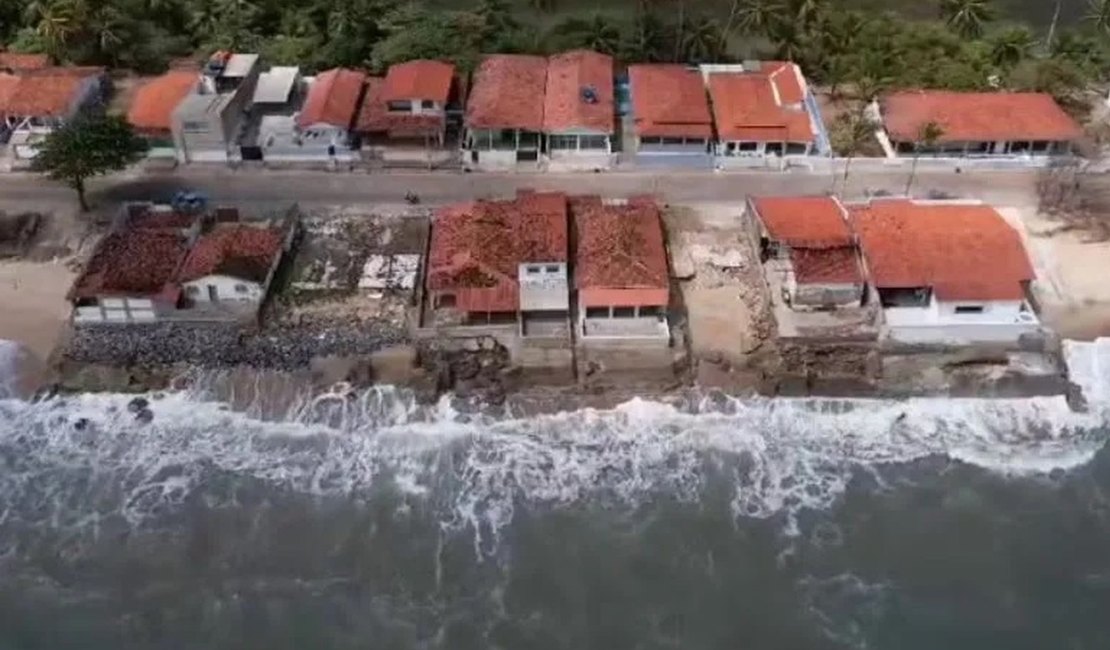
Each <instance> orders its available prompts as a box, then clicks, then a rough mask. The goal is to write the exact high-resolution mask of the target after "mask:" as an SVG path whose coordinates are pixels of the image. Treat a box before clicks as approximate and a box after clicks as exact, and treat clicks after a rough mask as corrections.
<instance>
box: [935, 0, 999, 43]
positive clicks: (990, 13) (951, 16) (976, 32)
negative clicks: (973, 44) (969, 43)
mask: <svg viewBox="0 0 1110 650" xmlns="http://www.w3.org/2000/svg"><path fill="white" fill-rule="evenodd" d="M940 15H941V18H943V19H944V22H946V23H948V26H949V27H951V28H952V29H954V30H956V33H957V34H959V35H960V36H963V37H964V38H978V37H980V36H982V35H983V27H984V26H985V25H986V24H987V23H989V22H990V21H991V20H993V19H994V7H992V6H991V2H990V0H941V2H940Z"/></svg>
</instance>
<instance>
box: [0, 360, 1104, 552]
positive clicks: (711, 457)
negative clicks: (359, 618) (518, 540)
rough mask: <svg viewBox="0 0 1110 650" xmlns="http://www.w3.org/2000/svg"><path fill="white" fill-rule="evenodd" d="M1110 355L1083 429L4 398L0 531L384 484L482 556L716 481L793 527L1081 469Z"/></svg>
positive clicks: (744, 413)
mask: <svg viewBox="0 0 1110 650" xmlns="http://www.w3.org/2000/svg"><path fill="white" fill-rule="evenodd" d="M1090 345H1094V344H1090ZM1107 349H1110V348H1107V347H1106V346H1105V345H1103V347H1102V348H1096V347H1081V346H1072V347H1071V348H1070V349H1069V361H1070V362H1071V363H1073V364H1075V363H1084V364H1086V365H1085V366H1084V367H1085V368H1086V370H1085V371H1084V372H1087V374H1086V375H1084V374H1083V373H1082V372H1081V373H1079V375H1078V378H1079V379H1080V382H1081V384H1082V386H1083V389H1084V391H1085V394H1086V396H1087V399H1088V402H1089V404H1090V405H1091V407H1090V408H1089V409H1088V411H1087V412H1083V413H1078V412H1074V411H1072V410H1071V409H1070V408H1069V407H1068V405H1067V403H1066V401H1065V400H1064V399H1063V398H1062V397H1052V398H1033V399H1013V400H994V399H992V400H986V399H910V400H904V401H894V400H862V399H858V400H843V399H839V400H830V399H760V398H754V399H732V398H723V397H721V396H705V398H704V399H701V400H694V401H687V402H683V403H673V404H672V403H664V402H659V401H650V400H644V399H634V400H631V401H629V402H626V403H624V404H622V405H620V406H618V407H616V408H614V409H610V410H595V409H582V410H578V411H573V412H564V413H557V414H550V415H540V416H534V417H527V418H511V417H510V418H494V417H489V416H484V415H481V414H474V413H464V412H460V411H457V410H455V409H454V408H452V405H451V401H450V400H449V399H446V398H445V399H444V400H441V402H440V403H439V404H437V405H435V406H431V407H421V406H417V405H416V404H415V402H414V401H413V399H412V396H411V395H410V394H408V393H406V392H404V391H399V390H395V389H391V388H386V387H378V388H375V389H371V390H367V391H363V392H361V393H359V394H357V395H354V396H351V397H346V396H339V395H325V396H313V397H305V399H302V400H299V401H298V400H290V401H289V402H288V403H289V405H290V406H289V408H290V411H289V416H288V418H287V419H285V420H282V421H264V420H261V419H258V417H252V415H257V414H256V413H253V412H252V409H251V408H246V409H243V410H232V409H230V408H229V407H228V405H227V404H226V403H222V402H218V401H211V400H208V399H205V397H204V393H203V391H198V390H191V391H182V392H176V393H168V394H165V395H160V396H154V395H152V396H148V397H147V399H149V400H150V403H149V405H148V408H149V409H150V410H151V412H152V413H153V416H154V417H153V420H152V421H151V422H150V423H147V424H144V423H141V422H139V421H137V420H136V417H135V414H134V413H132V412H131V410H130V409H129V408H128V406H129V403H130V401H131V400H132V399H133V396H129V395H118V394H84V395H78V396H72V397H65V398H54V399H50V400H44V401H40V402H37V403H30V402H23V401H16V400H4V401H0V463H2V464H3V467H2V471H0V525H4V524H14V523H22V524H26V525H44V524H45V525H49V526H51V527H55V528H58V527H61V528H65V527H71V528H74V529H82V528H89V527H90V526H92V527H95V525H96V523H97V522H99V521H102V520H103V518H105V517H123V518H125V519H126V520H127V522H128V523H129V524H131V525H142V524H143V523H144V522H145V521H147V520H148V519H151V518H152V517H155V516H157V515H159V514H163V513H166V512H168V511H172V510H173V509H174V508H177V507H180V506H181V504H182V503H184V502H185V500H186V499H188V498H189V496H190V495H191V494H193V493H194V492H195V491H196V490H197V489H198V488H200V487H201V486H202V484H203V483H204V481H206V480H207V479H208V478H209V477H210V476H211V475H212V472H214V471H215V472H226V473H230V474H233V475H236V476H243V477H247V478H250V479H255V480H260V481H264V482H267V483H269V484H272V485H274V486H277V487H280V488H283V489H289V490H294V491H298V492H304V493H310V494H321V495H350V494H362V493H367V492H368V491H369V490H370V489H371V488H374V487H376V486H379V485H380V484H383V483H388V485H390V486H391V487H392V489H395V490H398V491H400V492H402V493H404V494H405V495H406V498H414V499H421V498H428V497H429V496H430V495H434V497H435V503H436V504H442V508H441V510H440V513H439V514H440V516H441V518H442V524H443V526H444V527H445V528H447V529H453V530H472V531H474V533H475V544H476V547H477V548H478V549H479V551H481V550H482V549H488V547H489V546H488V545H489V544H490V543H496V539H497V535H498V533H499V531H501V530H502V528H503V527H504V526H505V525H506V524H508V523H509V522H510V521H511V520H512V517H513V515H514V509H515V508H516V507H518V504H519V503H521V502H524V503H529V504H537V505H550V506H556V507H557V506H562V505H567V504H572V503H575V502H578V501H580V500H584V499H592V498H604V499H612V500H616V501H618V502H621V503H626V504H633V505H634V504H636V503H639V502H642V501H643V500H645V499H649V498H652V497H654V496H658V495H660V494H666V495H668V496H669V497H670V498H676V499H696V498H698V495H699V494H700V493H701V490H702V489H704V488H705V487H706V485H707V481H708V480H709V477H710V476H711V475H713V476H716V477H721V476H724V477H728V479H729V480H730V481H731V484H732V509H733V512H734V514H735V516H736V517H770V516H773V515H777V514H785V515H786V516H787V517H786V518H787V520H788V521H792V520H793V517H792V515H794V514H797V513H798V512H800V511H801V510H803V509H806V508H827V507H829V506H830V505H832V504H834V503H835V502H836V500H837V499H838V497H839V496H840V495H841V494H843V493H844V491H845V489H846V487H847V485H848V482H849V481H850V480H851V478H852V477H853V475H854V473H855V472H857V471H858V470H861V469H864V470H866V469H868V468H873V467H876V466H881V465H888V464H897V463H907V462H912V461H915V460H918V459H921V458H925V457H930V456H942V457H948V458H951V459H954V460H957V461H962V462H966V463H970V464H974V465H977V466H980V467H983V468H987V469H990V470H992V471H997V472H1003V473H1008V474H1017V475H1029V474H1039V473H1046V472H1051V471H1054V470H1067V469H1070V468H1074V467H1077V466H1080V465H1083V464H1085V463H1086V462H1088V461H1089V460H1090V459H1091V458H1092V457H1093V456H1094V454H1095V453H1096V452H1097V451H1098V449H1099V448H1101V446H1102V445H1103V444H1104V440H1105V437H1104V436H1105V423H1106V421H1107V411H1106V403H1107V400H1106V399H1105V397H1106V395H1105V393H1100V392H1099V391H1100V390H1102V388H1100V387H1105V385H1106V384H1105V383H1104V382H1105V377H1106V376H1107V374H1108V373H1106V372H1104V370H1105V369H1107V368H1110V363H1105V362H1104V361H1102V360H1105V359H1107V358H1110V357H1107V356H1106V355H1105V352H1106V350H1107ZM1091 356H1094V357H1096V360H1095V361H1090V360H1089V359H1088V357H1091ZM1100 364H1101V365H1100ZM1100 382H1103V383H1100ZM217 505H218V504H217ZM789 531H790V529H789V527H788V532H789Z"/></svg>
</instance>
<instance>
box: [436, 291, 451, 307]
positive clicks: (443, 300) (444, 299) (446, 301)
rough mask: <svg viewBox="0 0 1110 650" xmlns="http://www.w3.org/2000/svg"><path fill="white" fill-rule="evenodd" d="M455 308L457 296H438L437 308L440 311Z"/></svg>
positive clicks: (442, 294) (447, 294) (443, 294)
mask: <svg viewBox="0 0 1110 650" xmlns="http://www.w3.org/2000/svg"><path fill="white" fill-rule="evenodd" d="M454 306H455V294H453V293H441V294H439V295H438V296H436V307H438V308H440V309H451V308H453V307H454Z"/></svg>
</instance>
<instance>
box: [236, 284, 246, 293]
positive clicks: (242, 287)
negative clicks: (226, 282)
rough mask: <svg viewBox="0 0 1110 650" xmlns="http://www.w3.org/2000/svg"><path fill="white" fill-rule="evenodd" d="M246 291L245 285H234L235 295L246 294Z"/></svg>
mask: <svg viewBox="0 0 1110 650" xmlns="http://www.w3.org/2000/svg"><path fill="white" fill-rule="evenodd" d="M247 291H248V289H247V285H245V284H241V283H240V284H237V285H235V293H246V292H247Z"/></svg>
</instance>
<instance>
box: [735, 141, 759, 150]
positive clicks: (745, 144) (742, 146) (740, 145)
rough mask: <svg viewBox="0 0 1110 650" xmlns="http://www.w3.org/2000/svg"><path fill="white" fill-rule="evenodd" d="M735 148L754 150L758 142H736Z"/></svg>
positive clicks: (757, 147)
mask: <svg viewBox="0 0 1110 650" xmlns="http://www.w3.org/2000/svg"><path fill="white" fill-rule="evenodd" d="M736 148H737V149H738V150H740V151H755V150H757V149H759V143H758V142H740V143H737V145H736Z"/></svg>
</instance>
